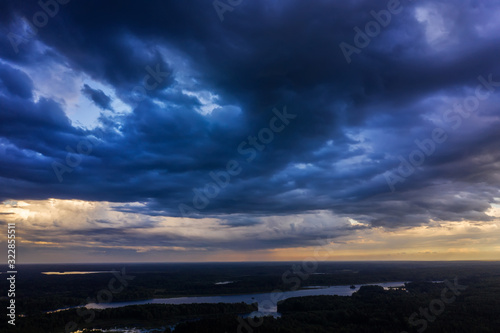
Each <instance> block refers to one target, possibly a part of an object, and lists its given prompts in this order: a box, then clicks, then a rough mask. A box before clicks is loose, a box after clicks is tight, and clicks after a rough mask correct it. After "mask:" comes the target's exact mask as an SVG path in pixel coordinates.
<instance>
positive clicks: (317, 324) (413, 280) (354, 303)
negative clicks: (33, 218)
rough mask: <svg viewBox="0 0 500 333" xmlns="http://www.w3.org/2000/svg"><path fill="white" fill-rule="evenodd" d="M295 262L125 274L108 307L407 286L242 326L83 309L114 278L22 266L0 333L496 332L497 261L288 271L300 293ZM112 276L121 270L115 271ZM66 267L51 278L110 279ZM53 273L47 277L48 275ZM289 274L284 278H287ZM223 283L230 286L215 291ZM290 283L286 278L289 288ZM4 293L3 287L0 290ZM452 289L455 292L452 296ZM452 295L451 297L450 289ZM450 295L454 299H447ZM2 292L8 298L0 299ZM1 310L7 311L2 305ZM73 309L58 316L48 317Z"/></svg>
mask: <svg viewBox="0 0 500 333" xmlns="http://www.w3.org/2000/svg"><path fill="white" fill-rule="evenodd" d="M296 265H297V263H245V264H208V263H207V264H190V265H188V264H176V265H175V264H143V265H139V264H137V265H130V264H129V265H127V266H126V274H127V275H128V276H130V277H133V279H132V278H130V279H129V280H127V281H128V283H127V285H126V286H124V287H123V288H121V289H120V290H119V291H120V292H116V293H110V292H108V294H109V295H112V299H111V300H110V301H112V302H117V301H123V300H140V299H151V298H162V297H177V296H195V295H228V294H243V293H256V292H270V291H272V290H274V289H279V290H282V291H286V290H290V289H293V288H297V287H298V288H304V287H308V286H330V285H351V284H354V285H359V284H369V283H377V282H387V281H408V283H406V285H405V288H404V289H403V290H398V289H393V290H384V289H383V288H381V287H378V286H364V287H361V288H360V289H357V290H356V292H355V293H354V294H353V295H352V296H310V297H298V298H290V299H286V300H284V301H281V302H280V303H279V304H278V311H279V313H280V314H281V317H280V318H272V317H265V318H254V319H249V318H247V316H248V314H249V313H251V312H253V311H256V310H257V305H256V304H245V303H236V304H225V303H219V304H183V305H166V304H146V305H133V306H126V307H119V308H108V309H105V310H92V309H86V308H84V307H83V306H84V305H85V304H87V303H89V302H95V301H96V297H97V298H98V295H100V294H102V291H103V290H109V281H110V279H112V278H113V276H114V275H113V274H82V275H46V274H41V272H42V271H44V270H46V269H47V267H41V266H37V265H33V266H25V267H24V268H23V270H22V271H21V272H23V274H18V277H19V278H18V286H17V291H16V293H17V295H16V302H17V304H16V305H17V310H18V313H19V314H20V316H19V317H18V318H17V319H16V327H15V329H14V328H12V327H10V325H7V323H6V321H3V322H2V323H0V330H1V331H2V332H23V333H31V332H37V333H43V332H53V333H61V332H71V331H77V330H82V329H85V328H86V329H109V328H115V327H144V328H146V327H148V328H162V330H163V331H166V332H169V331H172V332H175V333H183V332H226V331H227V332H245V333H246V332H251V333H253V332H405V331H406V332H420V333H421V332H423V331H425V332H498V327H499V324H500V322H499V321H500V320H499V316H498V313H500V265H499V264H498V263H497V262H367V263H361V262H353V263H339V262H331V263H320V264H319V265H318V268H317V270H316V271H315V273H317V274H307V276H304V275H303V273H300V272H295V273H293V274H298V275H299V276H301V279H300V282H301V283H300V285H299V286H297V285H296V284H294V283H286V281H284V279H283V274H284V273H285V272H294V270H293V267H295V266H296ZM114 267H117V270H118V269H120V266H119V265H114ZM112 268H113V267H108V266H106V265H102V266H99V267H95V265H94V266H92V267H89V266H78V267H77V266H70V267H68V266H67V265H66V266H64V267H57V268H56V269H57V271H65V270H66V271H68V270H79V269H80V270H82V269H86V270H111V269H112ZM50 269H52V270H54V267H51V268H50ZM293 274H292V275H291V276H293ZM220 281H231V283H227V284H217V282H220ZM287 281H288V282H289V281H290V279H288V280H287ZM2 283H3V284H2V288H6V287H7V285H6V284H4V282H2ZM454 285H456V286H459V287H455V289H456V290H455V289H454V287H453V286H454ZM457 288H458V289H457ZM453 290H455V291H456V294H455V293H454V291H453ZM2 291H5V289H4V290H2ZM0 302H1V306H4V304H5V305H6V304H7V303H6V302H5V300H4V299H0ZM71 306H76V307H77V308H70V309H67V310H63V311H58V312H53V313H46V311H50V310H55V309H59V308H65V307H71Z"/></svg>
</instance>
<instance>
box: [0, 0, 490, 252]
mask: <svg viewBox="0 0 500 333" xmlns="http://www.w3.org/2000/svg"><path fill="white" fill-rule="evenodd" d="M54 3H55V2H54ZM396 5H397V10H394V11H393V14H391V16H390V20H387V19H386V20H385V21H377V18H378V20H381V18H380V17H383V15H384V13H390V11H389V9H390V8H396V7H394V6H396ZM391 6H392V7H391ZM117 8H120V10H117ZM50 10H52V12H50ZM40 11H42V13H43V8H41V7H40V5H39V4H37V3H36V2H33V3H32V4H26V3H23V4H20V3H19V2H17V1H10V0H9V1H4V2H2V4H1V5H0V12H1V13H2V14H0V15H1V16H2V19H1V20H0V22H2V23H1V28H2V31H3V32H4V33H2V34H1V35H0V45H1V47H0V105H1V108H0V156H1V160H2V163H1V165H0V200H1V201H3V200H33V199H35V200H45V199H49V198H57V199H79V200H87V201H92V202H99V201H103V202H115V203H121V204H120V205H119V207H118V206H117V208H116V209H117V210H118V211H122V212H127V213H129V214H143V215H144V216H150V217H151V218H154V217H155V216H166V217H181V216H183V215H184V216H187V217H189V218H193V219H194V220H197V219H198V220H199V223H205V222H206V219H207V218H208V219H217V220H219V221H221V222H220V224H218V226H219V227H220V228H242V227H246V228H252V227H255V226H258V225H260V224H261V223H262V220H261V219H262V218H265V217H266V216H282V217H285V216H287V217H290V216H294V215H301V214H312V213H314V212H319V211H321V212H329V213H328V214H331V216H330V217H324V220H325V221H326V222H328V221H329V220H335V219H348V218H351V219H354V220H356V221H358V222H359V223H361V224H362V225H363V226H367V227H374V228H376V227H384V228H389V229H395V228H408V227H418V226H425V225H431V224H432V223H436V221H437V222H439V221H443V222H453V221H455V222H463V221H469V222H470V223H477V224H488V223H492V217H491V216H490V215H488V214H487V211H488V210H489V209H491V207H492V206H491V205H492V204H493V203H495V202H498V198H499V197H500V195H499V193H498V188H499V185H500V176H499V171H500V151H499V149H498V147H499V143H500V132H499V131H498V128H499V124H500V119H499V111H498V105H499V101H500V98H499V96H500V94H499V92H500V65H499V63H498V51H500V46H499V45H500V43H499V38H500V37H499V36H498V28H499V24H498V18H499V17H500V5H499V4H498V3H497V2H495V1H487V0H485V1H474V0H461V1H453V2H452V1H418V2H416V1H413V2H409V1H401V3H399V2H396V1H389V2H388V1H356V2H354V3H345V2H340V1H337V2H331V1H322V0H318V1H314V2H312V3H311V2H307V3H306V2H303V1H298V0H297V1H286V2H285V1H243V2H242V3H241V4H240V5H238V6H236V7H234V8H232V10H230V11H225V12H224V13H223V21H221V20H220V15H218V13H217V11H216V10H215V9H214V7H213V4H212V2H210V1H196V2H195V3H192V2H190V3H189V4H188V3H184V2H179V1H156V2H155V1H153V2H147V3H138V2H133V1H128V2H125V3H124V2H123V1H111V2H107V3H106V4H105V5H103V4H101V3H100V2H97V1H90V2H89V1H86V2H77V1H74V2H69V3H68V4H65V5H61V4H59V5H57V11H55V7H54V6H52V7H51V9H49V14H50V13H52V14H54V13H55V12H56V13H55V14H54V15H48V14H47V15H45V14H44V15H45V16H46V17H47V23H46V24H42V23H43V22H42V21H37V20H40V19H41V18H42V16H40V15H38V16H37V13H38V12H40ZM52 16H53V17H52ZM370 22H381V23H376V26H378V27H379V29H378V31H377V30H370V29H371V28H370V24H371V26H372V27H373V26H375V25H374V23H370ZM359 31H361V33H359ZM363 40H364V42H363V43H361V42H362V41H363ZM367 40H369V42H368V43H366V41H367ZM342 43H346V44H349V45H351V46H352V47H354V48H356V50H357V51H356V52H353V53H352V54H350V56H349V59H346V57H345V52H343V49H342V48H341V47H340V45H342ZM365 44H366V45H365ZM344 45H345V44H344ZM16 51H17V52H16ZM285 109H286V111H285ZM286 114H289V115H290V116H289V118H287V116H286ZM92 117H93V118H92ZM88 118H92V119H91V121H90V122H89V123H88V124H81V123H78V121H77V119H78V120H79V119H88ZM273 119H274V120H273ZM91 123H92V125H90V124H91ZM136 202H139V203H141V204H140V205H130V206H126V203H136ZM314 214H315V213H314ZM325 216H326V215H325ZM469 222H468V223H469ZM144 223H145V225H147V222H146V221H145V222H144ZM331 223H332V224H335V223H334V222H333V221H332V222H331ZM288 227H289V223H287V228H288ZM99 228H101V227H99ZM345 232H348V231H345ZM314 236H316V235H314ZM313 238H314V237H313V236H311V237H303V238H302V240H290V239H289V238H287V237H285V236H283V237H282V238H281V243H280V244H281V245H280V246H285V245H286V246H290V247H293V246H300V245H307V244H308V242H309V240H310V239H313ZM274 241H275V243H274V245H268V247H269V248H271V247H272V246H276V245H275V244H276V242H277V241H278V240H274ZM262 242H264V241H263V240H260V241H255V242H254V243H252V244H253V245H252V244H248V248H255V249H260V248H265V247H266V246H264V245H262ZM194 243H196V241H193V244H194ZM200 244H201V245H200V247H203V246H205V245H206V244H204V243H203V242H200ZM172 246H174V245H172ZM175 246H179V245H178V244H177V245H175ZM242 246H243V245H242Z"/></svg>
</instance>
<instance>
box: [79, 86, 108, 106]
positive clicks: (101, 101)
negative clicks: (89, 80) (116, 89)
mask: <svg viewBox="0 0 500 333" xmlns="http://www.w3.org/2000/svg"><path fill="white" fill-rule="evenodd" d="M82 93H83V94H84V95H85V96H87V97H88V98H89V99H90V100H92V102H94V103H95V105H97V106H98V107H100V108H101V109H103V110H111V111H113V108H112V107H111V98H110V97H109V96H108V95H106V94H105V93H104V92H103V91H102V90H100V89H92V88H91V87H90V86H89V85H88V84H84V85H83V88H82Z"/></svg>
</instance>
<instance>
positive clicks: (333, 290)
mask: <svg viewBox="0 0 500 333" xmlns="http://www.w3.org/2000/svg"><path fill="white" fill-rule="evenodd" d="M404 284H405V282H401V281H400V282H383V283H369V284H364V285H378V286H382V287H384V288H390V287H401V286H404ZM360 286H363V285H357V286H356V289H351V288H350V286H347V285H346V286H329V287H327V286H315V287H308V288H307V289H299V290H294V291H285V292H281V293H276V294H273V293H260V294H246V295H221V296H190V297H174V298H153V299H148V300H142V301H128V302H113V303H89V304H87V305H85V307H87V308H89V309H107V308H119V307H123V306H128V305H143V304H194V303H240V302H244V303H247V304H252V303H258V309H259V311H258V312H256V313H252V314H250V315H251V316H254V315H257V316H259V315H265V316H275V317H277V316H279V313H278V312H277V309H278V308H277V302H278V301H281V300H285V299H287V298H291V297H303V296H320V295H338V296H351V295H352V294H353V293H354V292H355V291H356V290H358V289H359V287H360Z"/></svg>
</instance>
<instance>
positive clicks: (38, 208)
mask: <svg viewBox="0 0 500 333" xmlns="http://www.w3.org/2000/svg"><path fill="white" fill-rule="evenodd" d="M141 205H142V204H141V203H133V204H128V207H129V208H130V207H136V208H140V207H141ZM138 211H139V210H138ZM487 213H488V215H489V216H491V217H492V220H491V221H482V222H477V221H460V222H453V221H431V222H430V223H429V224H426V225H420V226H409V227H399V228H393V229H388V228H384V227H369V226H365V225H363V223H360V222H358V221H356V220H355V219H354V218H351V217H345V216H344V217H338V216H335V215H334V214H332V213H331V212H327V211H318V212H311V213H307V214H297V215H292V216H268V217H261V218H259V221H258V223H254V224H248V225H241V226H238V225H231V226H228V225H226V224H225V223H224V221H223V220H222V219H221V218H203V219H192V218H178V217H166V216H148V215H144V214H141V213H138V212H130V211H123V210H120V209H119V204H115V203H110V202H89V201H82V200H60V199H49V200H27V201H18V202H5V203H4V204H3V205H0V220H2V221H3V222H4V223H3V224H5V223H15V224H16V239H17V252H18V253H19V256H18V261H19V262H21V263H23V262H24V263H44V262H163V261H164V262H199V261H301V260H306V259H307V258H309V259H313V260H319V261H323V260H325V261H350V260H352V261H355V260H384V261H385V260H500V207H499V206H498V205H493V206H492V208H491V209H490V210H489V211H488V212H487ZM0 241H1V242H2V243H5V241H6V232H5V233H2V236H0ZM325 244H327V245H325Z"/></svg>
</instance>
